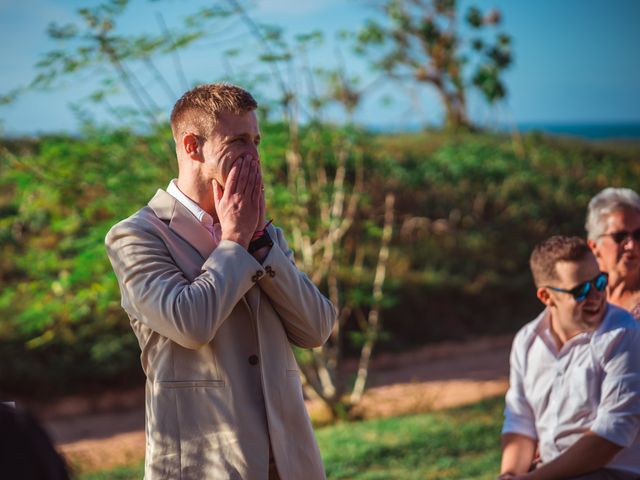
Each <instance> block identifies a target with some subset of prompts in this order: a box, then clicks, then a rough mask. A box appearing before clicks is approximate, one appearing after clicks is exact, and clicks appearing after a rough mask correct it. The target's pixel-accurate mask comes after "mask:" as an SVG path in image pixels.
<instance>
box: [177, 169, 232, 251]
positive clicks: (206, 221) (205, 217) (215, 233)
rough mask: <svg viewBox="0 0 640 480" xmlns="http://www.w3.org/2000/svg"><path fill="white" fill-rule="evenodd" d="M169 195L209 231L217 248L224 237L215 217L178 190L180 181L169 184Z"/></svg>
mask: <svg viewBox="0 0 640 480" xmlns="http://www.w3.org/2000/svg"><path fill="white" fill-rule="evenodd" d="M167 193H168V194H170V195H171V196H172V197H173V198H175V199H176V200H177V201H179V202H180V203H181V204H182V205H184V206H185V207H186V208H187V209H188V210H189V211H190V212H191V213H192V214H193V216H194V217H196V219H197V220H198V221H199V222H200V223H201V224H202V226H203V227H204V228H206V229H207V230H208V231H209V233H210V234H211V238H212V239H213V243H214V245H215V246H217V245H218V243H220V238H221V237H222V230H221V228H220V224H219V223H216V224H214V223H213V217H212V216H211V215H209V214H208V213H207V212H205V211H204V210H203V209H202V208H200V205H198V204H197V203H196V202H194V201H193V200H191V199H190V198H189V197H187V196H186V195H185V194H184V193H182V191H181V190H180V189H179V188H178V181H177V180H176V179H175V178H174V179H173V180H171V181H170V182H169V186H168V187H167Z"/></svg>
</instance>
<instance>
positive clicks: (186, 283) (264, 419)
mask: <svg viewBox="0 0 640 480" xmlns="http://www.w3.org/2000/svg"><path fill="white" fill-rule="evenodd" d="M256 106H257V105H256V102H255V100H254V99H253V98H252V97H251V95H250V94H249V93H248V92H246V91H245V90H242V89H241V88H239V87H235V86H232V85H227V84H209V85H202V86H199V87H196V88H195V89H193V90H191V91H189V92H187V93H186V94H185V95H184V96H183V97H182V98H181V99H180V100H178V102H177V103H176V105H175V107H174V109H173V112H172V114H171V127H172V131H173V136H174V140H175V142H176V153H177V157H178V166H179V175H178V179H177V181H176V180H173V181H172V182H171V183H170V185H169V188H167V191H164V190H158V192H157V193H156V195H155V196H154V197H153V198H152V199H151V201H150V202H149V204H148V206H146V207H144V208H142V209H141V210H139V211H138V212H136V213H135V214H134V215H132V216H131V217H129V218H127V219H125V220H123V221H121V222H120V223H118V224H117V225H115V226H114V227H113V228H112V229H111V230H110V232H109V233H108V234H107V237H106V247H107V252H108V255H109V259H110V260H111V263H112V265H113V269H114V271H115V273H116V276H117V278H118V283H119V286H120V291H121V295H122V306H123V308H124V309H125V311H126V312H127V314H128V315H129V318H130V321H131V327H132V328H133V330H134V332H135V334H136V336H137V338H138V341H139V343H140V348H141V351H142V353H141V361H142V367H143V369H144V372H145V374H146V377H147V380H146V439H147V444H146V460H145V478H146V479H147V480H156V479H171V480H174V479H184V480H187V479H189V480H190V479H193V480H203V479H216V480H217V479H272V478H276V479H277V478H280V479H282V480H299V479H305V480H314V479H322V478H324V469H323V466H322V461H321V458H320V453H319V450H318V447H317V444H316V442H315V439H314V436H313V430H312V427H311V423H310V421H309V417H308V415H307V412H306V410H305V405H304V401H303V397H302V388H301V384H300V377H299V374H298V369H297V365H296V361H295V358H294V355H293V351H292V347H291V344H294V345H298V346H300V347H304V348H310V347H316V346H319V345H321V344H322V343H324V342H325V341H326V339H327V338H328V336H329V334H330V332H331V330H332V328H333V324H334V321H335V309H334V307H333V306H332V305H331V303H330V302H329V301H328V300H327V299H326V298H325V297H324V296H323V295H322V294H321V293H320V292H319V291H318V289H317V288H316V287H315V286H314V285H313V284H312V283H311V282H310V281H309V279H308V278H307V277H306V275H304V274H303V273H302V272H300V271H299V270H298V269H297V268H296V266H295V264H294V263H293V257H292V253H291V250H290V249H289V248H288V246H287V242H286V240H285V239H284V236H283V234H282V232H281V231H280V229H278V228H275V227H274V226H273V225H268V226H265V214H264V210H265V209H264V193H263V190H264V188H263V186H262V178H261V173H260V165H259V156H258V151H257V145H258V143H259V141H260V132H259V129H258V122H257V119H256V115H255V108H256Z"/></svg>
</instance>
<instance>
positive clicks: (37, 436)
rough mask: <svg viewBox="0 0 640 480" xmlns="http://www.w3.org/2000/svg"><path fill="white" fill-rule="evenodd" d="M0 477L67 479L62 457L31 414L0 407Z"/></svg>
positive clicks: (40, 479)
mask: <svg viewBox="0 0 640 480" xmlns="http://www.w3.org/2000/svg"><path fill="white" fill-rule="evenodd" d="M0 477H2V478H10V479H12V480H32V479H33V480H36V479H37V480H69V478H70V477H69V474H68V473H67V468H66V465H65V462H64V460H63V458H62V457H61V456H60V454H58V452H56V450H55V448H54V447H53V443H52V442H51V440H50V438H49V436H48V435H47V433H46V432H45V431H44V429H43V428H42V426H41V425H40V424H39V422H38V421H37V420H36V419H35V418H34V417H33V415H31V414H29V413H28V412H25V411H24V410H21V409H16V408H13V407H10V406H8V405H3V404H0Z"/></svg>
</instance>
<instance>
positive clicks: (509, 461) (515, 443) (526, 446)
mask: <svg viewBox="0 0 640 480" xmlns="http://www.w3.org/2000/svg"><path fill="white" fill-rule="evenodd" d="M537 444H538V442H537V441H536V440H535V439H533V438H530V437H527V436H525V435H520V434H518V433H505V434H504V435H502V464H501V466H500V475H501V478H502V476H504V475H505V474H511V475H516V474H521V473H526V472H528V471H529V468H530V467H531V462H533V457H534V455H535V453H536V446H537Z"/></svg>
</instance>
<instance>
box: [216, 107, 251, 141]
mask: <svg viewBox="0 0 640 480" xmlns="http://www.w3.org/2000/svg"><path fill="white" fill-rule="evenodd" d="M213 129H214V132H216V133H218V134H220V135H224V136H232V135H242V134H251V135H257V134H259V133H260V129H259V127H258V118H257V116H256V112H255V111H254V110H251V111H249V112H244V113H240V114H237V113H233V112H221V113H220V114H219V115H218V118H217V120H216V122H215V125H214V127H213Z"/></svg>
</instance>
